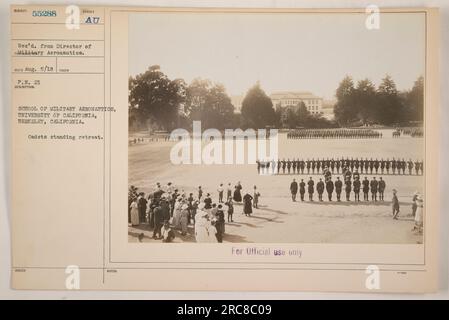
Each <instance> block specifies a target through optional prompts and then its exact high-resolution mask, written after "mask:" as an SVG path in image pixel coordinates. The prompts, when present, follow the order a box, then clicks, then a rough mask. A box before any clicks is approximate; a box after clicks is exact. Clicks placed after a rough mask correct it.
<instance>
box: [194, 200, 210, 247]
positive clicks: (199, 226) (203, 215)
mask: <svg viewBox="0 0 449 320" xmlns="http://www.w3.org/2000/svg"><path fill="white" fill-rule="evenodd" d="M207 217H208V213H207V212H206V211H204V203H201V204H200V206H199V207H198V210H197V213H196V216H195V240H196V242H209V241H208V240H209V239H208V238H209V233H208V225H209V224H210V222H209V220H208V219H207Z"/></svg>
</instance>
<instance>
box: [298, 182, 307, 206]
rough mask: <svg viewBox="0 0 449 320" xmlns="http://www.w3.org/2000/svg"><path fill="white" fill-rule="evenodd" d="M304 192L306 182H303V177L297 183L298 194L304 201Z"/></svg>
mask: <svg viewBox="0 0 449 320" xmlns="http://www.w3.org/2000/svg"><path fill="white" fill-rule="evenodd" d="M305 193H306V183H305V182H304V179H301V182H300V183H299V194H300V196H301V201H304V194H305Z"/></svg>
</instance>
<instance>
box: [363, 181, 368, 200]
mask: <svg viewBox="0 0 449 320" xmlns="http://www.w3.org/2000/svg"><path fill="white" fill-rule="evenodd" d="M362 185H363V189H362V190H363V200H365V201H368V200H369V199H368V191H369V181H368V178H367V177H365V180H363V182H362Z"/></svg>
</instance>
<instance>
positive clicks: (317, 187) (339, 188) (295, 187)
mask: <svg viewBox="0 0 449 320" xmlns="http://www.w3.org/2000/svg"><path fill="white" fill-rule="evenodd" d="M342 180H343V181H342ZM342 180H341V179H340V177H337V179H336V180H335V181H332V178H331V177H325V178H324V181H323V179H322V178H320V179H319V181H318V182H317V183H316V184H315V181H314V180H313V178H312V177H310V178H309V180H308V181H307V183H306V182H305V181H304V179H301V180H300V182H299V183H298V182H297V181H296V179H293V181H292V182H291V184H290V193H291V195H292V201H296V195H297V194H298V191H299V195H300V199H301V201H305V200H304V197H305V194H306V190H307V194H308V199H309V201H314V194H315V192H316V193H317V194H318V201H320V202H321V201H323V195H324V193H325V192H326V195H327V199H328V201H332V200H333V194H334V193H335V195H336V200H337V202H340V201H341V196H342V193H343V190H344V193H345V194H344V196H345V198H346V201H351V193H353V194H354V201H356V202H359V201H361V200H360V193H361V192H362V193H363V200H364V201H370V198H371V201H373V202H377V201H384V192H385V188H386V183H385V180H383V179H382V177H379V179H378V180H377V179H376V177H373V178H372V179H371V180H368V177H365V178H364V179H363V180H360V174H359V173H358V172H354V173H351V172H350V171H349V170H347V171H346V172H345V174H344V175H343V179H342ZM370 195H371V197H370Z"/></svg>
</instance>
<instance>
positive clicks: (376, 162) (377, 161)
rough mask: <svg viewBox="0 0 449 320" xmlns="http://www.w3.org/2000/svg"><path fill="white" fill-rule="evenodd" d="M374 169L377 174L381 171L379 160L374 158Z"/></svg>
mask: <svg viewBox="0 0 449 320" xmlns="http://www.w3.org/2000/svg"><path fill="white" fill-rule="evenodd" d="M374 169H375V170H376V174H377V172H378V171H379V160H377V159H376V160H374Z"/></svg>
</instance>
